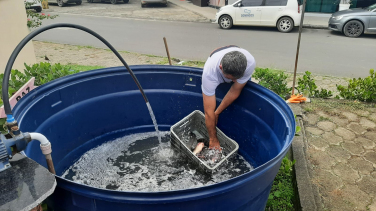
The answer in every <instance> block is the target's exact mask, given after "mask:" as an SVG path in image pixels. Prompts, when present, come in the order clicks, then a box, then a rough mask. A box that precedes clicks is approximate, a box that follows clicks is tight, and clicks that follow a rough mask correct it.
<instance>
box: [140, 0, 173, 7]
mask: <svg viewBox="0 0 376 211" xmlns="http://www.w3.org/2000/svg"><path fill="white" fill-rule="evenodd" d="M147 4H163V5H164V6H165V7H167V0H141V7H145V5H147Z"/></svg>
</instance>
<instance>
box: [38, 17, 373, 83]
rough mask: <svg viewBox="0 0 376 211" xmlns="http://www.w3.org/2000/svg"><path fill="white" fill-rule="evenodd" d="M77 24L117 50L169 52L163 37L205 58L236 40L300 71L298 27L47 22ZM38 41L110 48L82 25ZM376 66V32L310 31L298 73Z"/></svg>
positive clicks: (265, 63) (355, 71) (262, 61)
mask: <svg viewBox="0 0 376 211" xmlns="http://www.w3.org/2000/svg"><path fill="white" fill-rule="evenodd" d="M58 22H65V23H75V24H79V25H82V26H85V27H87V28H90V29H92V30H94V31H95V32H97V33H99V34H100V35H101V36H103V37H104V38H105V39H106V40H108V41H109V42H110V43H111V44H112V45H113V46H114V47H115V48H116V49H117V50H122V51H130V52H137V53H143V54H152V55H159V56H166V51H165V48H164V43H163V37H166V38H167V42H168V47H169V50H170V55H171V56H172V57H176V58H180V59H183V60H184V59H189V60H203V61H205V60H206V59H207V57H208V55H209V53H210V52H211V51H212V50H213V49H215V48H217V47H220V46H224V45H229V44H234V45H238V46H240V47H242V48H245V49H247V50H248V51H249V52H251V54H253V56H254V57H255V59H256V62H257V66H259V67H269V68H278V69H284V70H287V71H293V70H294V64H295V54H296V45H297V41H298V30H297V29H296V30H294V31H293V32H291V33H287V34H285V33H280V32H278V30H277V29H274V28H264V27H234V28H233V29H231V30H221V29H220V28H219V26H218V25H217V24H212V23H192V22H170V21H153V20H135V19H121V18H106V17H94V16H82V15H68V14H60V16H59V17H58V18H56V19H54V20H45V21H44V25H48V24H52V23H58ZM35 40H40V41H50V42H57V43H65V44H74V45H89V46H94V47H105V46H104V45H103V44H101V43H100V41H98V40H96V38H94V37H92V36H91V35H88V34H86V33H84V32H81V31H78V30H76V29H55V30H50V31H48V32H45V33H42V34H40V35H38V36H37V37H36V38H35ZM371 68H374V69H375V68H376V35H363V36H362V37H360V38H347V37H345V36H343V35H342V34H340V33H335V32H331V31H329V30H320V29H304V30H303V33H302V41H301V48H300V56H299V65H298V72H304V71H307V70H308V71H311V72H313V73H317V74H323V75H333V76H344V77H365V76H367V75H368V74H369V70H370V69H371Z"/></svg>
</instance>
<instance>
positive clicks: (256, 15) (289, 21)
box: [215, 0, 302, 32]
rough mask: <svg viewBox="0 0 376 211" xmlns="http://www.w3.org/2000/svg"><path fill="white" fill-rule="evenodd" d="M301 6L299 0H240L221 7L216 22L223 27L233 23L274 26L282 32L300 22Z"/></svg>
mask: <svg viewBox="0 0 376 211" xmlns="http://www.w3.org/2000/svg"><path fill="white" fill-rule="evenodd" d="M301 7H302V6H301V5H300V3H299V2H298V1H297V0H240V1H237V2H235V3H234V4H232V5H227V6H224V7H221V8H220V9H219V10H218V12H217V14H216V16H215V20H216V21H215V22H216V23H218V24H219V26H220V27H221V28H222V29H230V28H231V27H232V25H246V26H273V27H277V28H278V30H279V31H280V32H290V31H291V30H292V29H293V28H294V26H299V24H300V19H301V14H300V12H301V9H302V8H301Z"/></svg>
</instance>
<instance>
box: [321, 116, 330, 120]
mask: <svg viewBox="0 0 376 211" xmlns="http://www.w3.org/2000/svg"><path fill="white" fill-rule="evenodd" d="M325 120H329V118H326V117H323V116H320V118H319V121H325Z"/></svg>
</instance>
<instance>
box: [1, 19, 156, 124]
mask: <svg viewBox="0 0 376 211" xmlns="http://www.w3.org/2000/svg"><path fill="white" fill-rule="evenodd" d="M59 27H62V28H75V29H79V30H82V31H84V32H87V33H89V34H91V35H93V36H94V37H96V38H98V39H99V40H100V41H102V42H103V43H104V44H105V45H106V46H107V47H108V48H109V49H111V51H112V52H114V54H115V55H116V56H117V57H118V58H119V59H120V61H121V63H123V65H124V66H125V68H127V70H128V72H129V74H130V75H131V76H132V78H133V80H134V82H135V83H136V84H137V87H138V89H139V90H140V92H141V94H142V96H143V98H144V100H145V102H146V103H148V102H149V100H148V98H147V97H146V95H145V93H144V90H143V89H142V87H141V84H140V82H139V81H138V80H137V78H136V76H135V75H134V73H133V71H132V70H131V68H129V66H128V64H127V63H126V62H125V60H124V59H123V57H122V56H121V55H120V54H119V52H117V51H116V50H115V48H114V47H112V45H111V44H110V43H109V42H107V40H105V39H104V38H103V37H101V36H100V35H99V34H97V33H96V32H94V31H92V30H90V29H88V28H86V27H83V26H80V25H76V24H71V23H57V24H51V25H48V26H44V27H42V28H39V29H37V30H35V31H32V32H30V34H28V35H27V36H26V37H25V38H24V39H23V40H22V41H21V42H20V43H19V44H18V45H17V47H16V48H15V49H14V51H13V53H12V55H11V56H10V58H9V60H8V63H7V66H6V67H5V71H4V78H3V90H2V96H3V103H4V110H5V113H6V114H7V115H9V116H8V117H12V116H11V115H12V109H11V107H10V104H9V96H8V88H9V87H8V86H9V77H10V73H11V70H12V66H13V63H14V61H15V60H16V58H17V56H18V54H19V53H20V51H21V50H22V48H23V47H24V46H25V45H26V44H27V43H28V42H29V41H30V40H31V39H33V38H34V37H35V36H37V35H38V34H40V33H42V32H44V31H47V30H50V29H54V28H59Z"/></svg>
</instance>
